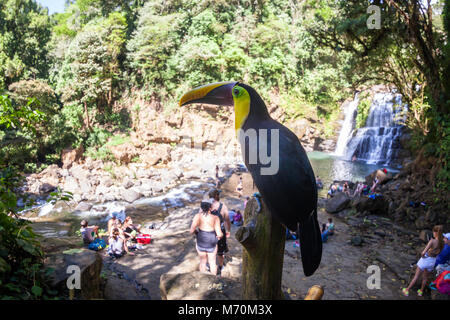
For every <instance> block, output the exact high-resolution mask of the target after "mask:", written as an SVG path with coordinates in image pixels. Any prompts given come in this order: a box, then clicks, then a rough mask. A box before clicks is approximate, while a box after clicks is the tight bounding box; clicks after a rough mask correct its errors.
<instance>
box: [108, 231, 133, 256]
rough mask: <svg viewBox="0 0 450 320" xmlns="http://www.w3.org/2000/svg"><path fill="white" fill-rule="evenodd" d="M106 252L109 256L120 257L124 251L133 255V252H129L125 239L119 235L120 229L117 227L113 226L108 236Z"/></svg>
mask: <svg viewBox="0 0 450 320" xmlns="http://www.w3.org/2000/svg"><path fill="white" fill-rule="evenodd" d="M108 253H109V255H110V256H111V257H114V258H120V257H122V256H123V255H124V254H125V253H129V254H130V255H134V253H130V252H129V251H128V247H127V241H126V240H125V238H124V237H123V236H121V235H120V231H119V229H118V228H114V229H113V231H112V234H111V236H110V237H109V247H108Z"/></svg>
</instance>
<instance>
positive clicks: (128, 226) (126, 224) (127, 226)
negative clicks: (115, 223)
mask: <svg viewBox="0 0 450 320" xmlns="http://www.w3.org/2000/svg"><path fill="white" fill-rule="evenodd" d="M140 227H141V226H140V225H134V224H133V220H131V217H130V216H128V217H126V218H125V220H124V221H123V225H122V228H121V229H122V231H123V234H124V236H125V238H126V239H129V238H131V239H135V238H136V235H137V234H138V233H139V232H141V231H140Z"/></svg>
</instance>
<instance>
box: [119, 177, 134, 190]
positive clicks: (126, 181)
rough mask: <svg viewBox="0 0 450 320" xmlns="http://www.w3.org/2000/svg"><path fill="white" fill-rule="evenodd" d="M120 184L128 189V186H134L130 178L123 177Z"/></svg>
mask: <svg viewBox="0 0 450 320" xmlns="http://www.w3.org/2000/svg"><path fill="white" fill-rule="evenodd" d="M122 186H123V187H124V188H125V189H129V188H131V187H132V186H134V183H133V181H131V180H130V179H128V178H125V179H124V180H123V183H122Z"/></svg>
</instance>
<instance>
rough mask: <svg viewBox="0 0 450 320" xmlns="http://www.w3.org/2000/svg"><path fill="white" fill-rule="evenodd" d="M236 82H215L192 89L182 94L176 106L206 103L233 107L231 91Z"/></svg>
mask: <svg viewBox="0 0 450 320" xmlns="http://www.w3.org/2000/svg"><path fill="white" fill-rule="evenodd" d="M237 83H238V82H237V81H226V82H216V83H210V84H206V85H203V86H201V87H197V88H195V89H192V90H191V91H189V92H187V93H186V94H184V95H183V96H182V97H181V99H180V101H179V102H178V104H179V105H180V107H181V106H185V105H187V104H191V103H207V104H216V105H222V106H232V105H234V100H233V94H232V90H233V87H234V86H235V85H236V84H237Z"/></svg>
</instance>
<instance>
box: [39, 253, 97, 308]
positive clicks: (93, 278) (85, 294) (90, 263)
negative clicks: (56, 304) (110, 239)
mask: <svg viewBox="0 0 450 320" xmlns="http://www.w3.org/2000/svg"><path fill="white" fill-rule="evenodd" d="M65 252H68V254H65V253H63V252H57V253H54V254H51V255H50V256H48V257H47V258H46V262H45V267H46V268H52V269H54V272H53V273H52V274H51V275H50V280H51V282H50V285H51V287H53V288H55V289H57V290H58V291H59V292H62V293H63V295H64V296H68V295H69V290H68V288H67V279H68V277H70V276H71V275H72V274H74V272H73V271H72V272H71V273H67V271H68V267H69V266H77V267H79V268H80V280H81V283H80V284H81V289H80V290H74V293H75V298H79V299H86V300H88V299H102V298H103V292H102V290H101V285H102V280H101V277H100V272H101V270H102V266H103V261H102V258H101V257H100V254H99V253H98V252H95V251H91V250H88V249H85V248H83V249H75V250H72V251H71V252H70V251H65Z"/></svg>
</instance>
